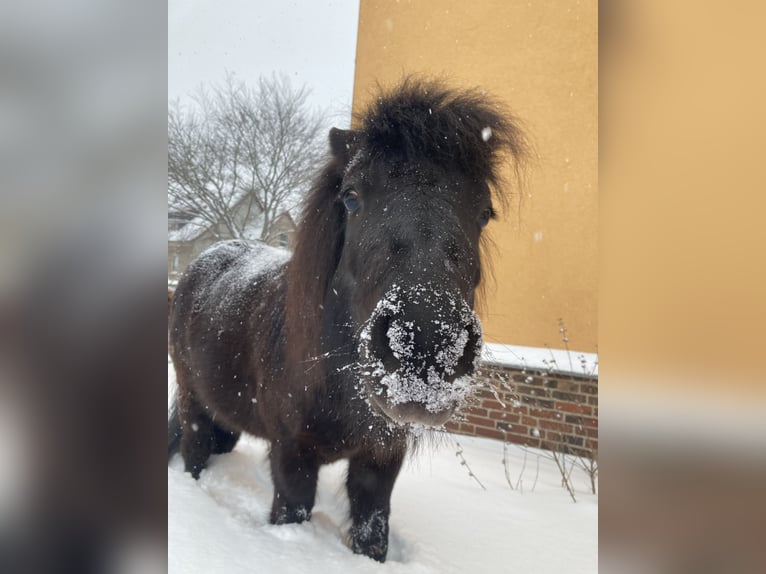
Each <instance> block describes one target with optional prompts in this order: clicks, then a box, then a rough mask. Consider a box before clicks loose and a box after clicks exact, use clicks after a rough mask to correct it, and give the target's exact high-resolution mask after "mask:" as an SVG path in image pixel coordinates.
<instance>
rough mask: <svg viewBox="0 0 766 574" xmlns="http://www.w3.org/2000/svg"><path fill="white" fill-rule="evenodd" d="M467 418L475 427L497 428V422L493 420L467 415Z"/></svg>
mask: <svg viewBox="0 0 766 574" xmlns="http://www.w3.org/2000/svg"><path fill="white" fill-rule="evenodd" d="M465 418H466V420H467V421H468V422H469V423H473V424H475V425H479V426H486V427H493V426H495V421H493V420H491V419H488V418H486V417H477V416H474V415H466V417H465Z"/></svg>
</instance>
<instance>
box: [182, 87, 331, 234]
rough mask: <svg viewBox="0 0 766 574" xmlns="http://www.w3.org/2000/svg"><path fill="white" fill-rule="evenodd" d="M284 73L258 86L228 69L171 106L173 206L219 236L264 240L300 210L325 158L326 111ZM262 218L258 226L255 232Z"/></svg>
mask: <svg viewBox="0 0 766 574" xmlns="http://www.w3.org/2000/svg"><path fill="white" fill-rule="evenodd" d="M308 96H309V91H308V90H307V89H306V88H305V87H302V88H299V89H294V88H292V87H291V85H290V82H289V80H288V79H287V78H285V77H278V76H272V77H271V78H260V79H259V80H258V83H257V85H256V86H255V87H254V88H253V87H250V86H247V85H246V84H245V83H244V82H241V81H239V80H237V79H236V78H235V77H234V75H232V74H229V75H227V76H226V78H225V80H224V81H223V82H222V83H221V84H219V85H214V86H211V87H209V88H207V89H205V88H203V87H201V88H200V89H199V90H198V91H197V92H196V93H195V95H194V98H193V102H194V103H193V106H189V107H186V108H184V107H181V106H180V105H179V104H178V103H174V104H171V106H169V109H168V206H169V209H172V210H176V211H183V212H186V213H188V214H190V215H193V216H195V217H196V218H198V220H199V221H201V222H203V223H204V225H205V226H206V227H209V228H211V229H212V230H213V232H214V233H217V231H218V228H220V230H221V232H222V233H224V232H225V233H226V234H227V235H229V236H231V237H235V238H259V239H266V238H267V237H268V236H269V233H270V231H271V229H270V227H271V225H272V224H273V222H274V221H275V220H276V219H277V218H278V217H279V215H280V214H281V213H283V212H284V211H285V210H287V209H289V208H291V207H294V206H295V205H297V203H298V202H299V201H300V198H301V196H302V194H303V193H304V192H305V190H306V189H307V188H308V185H309V182H310V179H311V177H312V176H313V174H314V173H315V171H316V170H317V169H318V167H319V164H320V161H321V159H322V157H323V145H322V138H321V134H320V130H321V126H322V122H321V115H320V114H319V113H317V112H315V111H313V110H311V109H310V108H309V107H308ZM255 217H260V219H261V220H262V221H263V225H262V227H261V229H260V230H255V232H256V234H255V236H253V230H252V229H249V226H250V225H251V222H252V221H253V219H254V218H255Z"/></svg>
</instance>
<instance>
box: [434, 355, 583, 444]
mask: <svg viewBox="0 0 766 574" xmlns="http://www.w3.org/2000/svg"><path fill="white" fill-rule="evenodd" d="M478 379H479V382H480V383H483V384H481V385H480V389H481V390H479V391H477V392H476V393H474V398H473V399H472V400H471V403H470V406H468V407H467V408H464V409H463V410H462V412H461V413H460V414H459V415H456V417H455V419H453V420H451V421H450V422H448V423H447V425H446V427H447V429H448V430H450V431H452V432H455V433H459V434H467V435H478V436H484V437H489V438H494V439H498V440H505V441H508V442H512V443H518V444H523V445H527V446H533V447H539V448H545V449H548V450H557V451H561V452H568V453H571V454H578V455H580V456H588V457H593V456H595V455H596V454H597V453H598V378H597V377H591V376H577V375H569V374H561V373H548V372H545V371H531V370H522V369H518V368H513V367H500V366H492V365H485V366H483V367H482V368H481V370H480V371H479V376H478ZM491 389H494V390H495V392H496V393H497V396H495V393H493V392H492V390H491ZM498 399H499V400H498Z"/></svg>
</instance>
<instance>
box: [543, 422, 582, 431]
mask: <svg viewBox="0 0 766 574" xmlns="http://www.w3.org/2000/svg"><path fill="white" fill-rule="evenodd" d="M540 428H543V429H550V430H556V431H561V432H565V433H572V432H574V427H573V426H572V425H570V424H566V423H560V422H557V421H549V420H545V419H543V420H541V421H540Z"/></svg>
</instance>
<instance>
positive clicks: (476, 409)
mask: <svg viewBox="0 0 766 574" xmlns="http://www.w3.org/2000/svg"><path fill="white" fill-rule="evenodd" d="M465 412H466V413H468V414H472V415H476V416H479V417H486V416H487V414H488V413H487V409H482V408H479V407H468V408H467V409H466V410H465Z"/></svg>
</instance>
